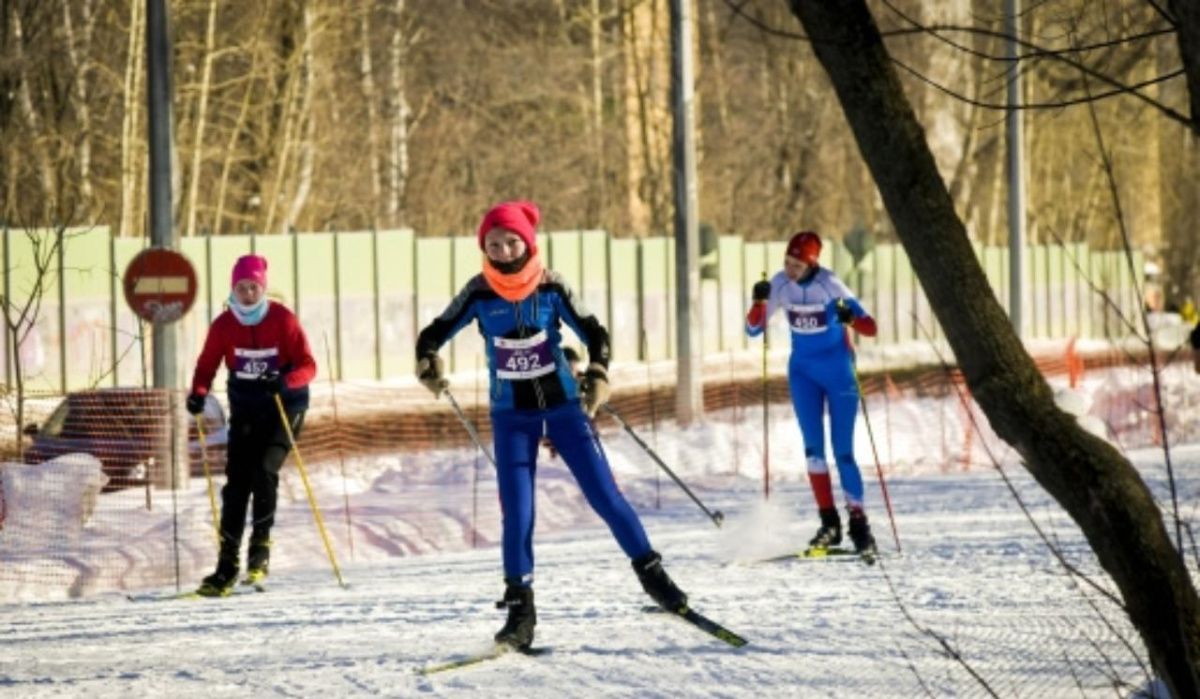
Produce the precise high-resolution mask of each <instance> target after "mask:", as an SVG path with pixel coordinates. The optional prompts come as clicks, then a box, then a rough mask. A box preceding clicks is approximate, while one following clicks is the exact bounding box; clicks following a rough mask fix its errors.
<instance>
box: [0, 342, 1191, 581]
mask: <svg viewBox="0 0 1200 699" xmlns="http://www.w3.org/2000/svg"><path fill="white" fill-rule="evenodd" d="M784 356H785V355H784ZM1080 362H1082V367H1081V366H1079V363H1080ZM785 364H786V362H784V361H781V360H780V358H779V357H776V356H773V357H772V361H771V363H770V369H771V371H772V373H771V374H770V375H769V376H768V377H767V380H766V381H765V382H764V381H763V377H762V375H761V363H760V361H758V358H757V357H754V356H752V353H744V354H742V355H730V356H729V357H728V358H727V359H720V358H717V359H715V360H714V359H711V358H710V359H709V360H708V361H707V363H706V365H705V370H704V380H705V385H704V407H705V414H706V415H705V419H704V421H703V422H702V424H699V425H693V426H690V427H680V426H678V425H675V424H674V414H675V399H674V387H673V374H672V372H673V365H668V364H664V365H662V366H657V365H650V366H647V365H623V366H617V367H614V369H613V372H612V377H613V385H614V389H615V394H614V396H613V399H612V401H611V405H612V407H613V408H615V410H616V411H617V412H618V413H619V414H620V415H621V416H622V418H623V419H624V420H625V421H626V422H627V423H628V424H629V425H630V426H631V427H632V428H633V429H634V430H635V431H636V432H637V433H638V434H639V436H640V437H641V438H642V439H643V440H644V441H645V442H646V443H647V444H649V445H650V446H651V448H652V449H654V450H655V452H656V453H657V454H658V455H659V456H660V458H662V459H663V461H664V462H665V463H667V464H669V465H670V467H671V468H672V470H673V471H675V472H676V473H677V474H678V475H679V476H680V477H681V478H682V479H683V480H684V481H685V482H687V484H688V486H689V487H690V488H691V489H692V490H693V491H694V492H695V493H696V494H697V495H698V496H699V497H700V498H701V499H702V500H703V501H705V502H706V503H709V504H710V506H711V507H713V508H714V509H717V508H720V507H721V504H722V499H724V498H727V497H729V496H730V495H731V494H732V493H745V492H756V493H757V492H761V490H762V488H763V481H762V478H763V473H764V467H769V469H770V474H771V480H772V482H778V483H792V484H802V483H803V482H804V480H805V472H804V451H803V443H802V441H801V439H800V434H799V429H798V427H797V424H796V419H795V416H794V414H793V412H792V408H791V403H790V397H789V394H788V387H787V380H786V377H785V376H783V375H782V374H781V373H779V372H781V371H782V370H783V368H784V367H783V365H785ZM1038 365H1039V368H1040V369H1041V370H1042V371H1043V373H1044V374H1045V375H1046V376H1047V378H1048V380H1049V381H1050V383H1051V384H1052V386H1055V387H1056V388H1059V389H1065V388H1067V387H1068V386H1069V384H1070V382H1071V381H1072V380H1074V381H1075V383H1082V384H1083V386H1084V387H1085V388H1087V391H1085V393H1086V394H1087V395H1089V396H1091V397H1092V399H1093V403H1092V405H1091V406H1088V407H1086V409H1085V410H1084V411H1083V412H1084V413H1086V416H1087V417H1088V418H1089V419H1092V420H1094V421H1097V422H1098V423H1099V424H1100V425H1102V428H1101V429H1103V430H1104V431H1105V434H1106V436H1107V437H1108V438H1109V439H1111V440H1113V441H1114V443H1116V444H1117V445H1118V446H1120V447H1122V448H1134V447H1144V446H1150V445H1154V444H1157V443H1161V440H1162V438H1163V431H1162V429H1161V428H1160V426H1159V420H1158V418H1157V417H1156V416H1155V415H1154V413H1153V412H1152V410H1153V407H1154V405H1153V403H1152V400H1151V399H1152V396H1153V390H1152V389H1153V386H1152V381H1151V380H1150V378H1149V371H1148V369H1147V368H1146V367H1145V366H1144V364H1141V363H1139V360H1136V359H1132V358H1130V357H1129V356H1127V355H1124V354H1122V353H1118V352H1108V353H1103V354H1091V355H1088V356H1085V357H1082V359H1080V358H1079V356H1078V355H1075V356H1068V355H1067V354H1066V353H1060V354H1056V355H1054V356H1047V357H1044V358H1041V359H1039V361H1038ZM1101 368H1103V371H1100V369H1101ZM451 378H452V383H451V390H453V391H454V395H455V398H456V399H457V401H458V402H459V404H460V405H462V407H463V408H464V410H465V412H466V415H467V417H468V419H470V420H471V421H472V422H473V424H474V425H475V427H477V428H478V431H479V434H480V436H481V438H482V441H483V443H484V444H485V445H486V446H487V448H488V449H489V450H490V449H491V432H490V421H489V420H488V416H487V408H486V401H487V396H486V382H485V381H484V380H483V379H482V377H480V376H476V375H474V374H471V375H466V376H454V377H451ZM860 379H861V383H862V387H863V391H864V394H865V405H866V416H865V417H866V418H867V419H869V421H870V423H871V430H870V434H868V431H867V430H866V429H864V428H863V422H862V420H861V419H860V423H859V428H858V430H857V432H856V444H855V452H856V454H857V456H858V459H859V462H860V464H861V465H862V466H863V468H864V478H865V479H866V480H867V481H868V482H873V481H874V476H873V475H870V474H873V473H874V471H875V468H874V467H875V464H874V463H873V461H874V459H875V456H874V455H875V454H878V458H879V466H880V469H881V470H882V472H883V473H884V475H885V476H903V475H908V474H927V473H937V472H947V471H953V470H964V469H972V468H979V467H983V466H985V465H990V464H991V460H992V457H993V455H994V456H995V457H996V458H999V459H1001V460H1007V461H1008V462H1009V463H1011V462H1012V454H1011V452H1010V449H1009V447H1007V445H1005V444H1003V443H1002V442H1000V441H999V440H998V439H997V438H996V436H995V435H994V434H993V433H992V432H991V431H990V429H989V428H988V426H987V420H986V418H985V417H984V416H983V415H982V413H981V412H980V411H979V408H978V406H976V405H975V403H974V401H972V400H971V398H970V396H969V393H968V392H967V391H966V387H965V384H964V382H963V381H962V378H961V376H960V375H959V374H958V372H957V371H955V370H949V371H948V370H944V369H940V368H928V367H926V368H921V369H910V370H905V371H903V372H900V371H878V372H871V373H866V372H864V374H863V375H862V376H861V377H860ZM1195 381H1196V375H1195V374H1194V373H1193V372H1192V367H1191V365H1190V363H1185V362H1183V361H1173V362H1171V363H1170V364H1169V365H1168V366H1166V367H1165V369H1164V371H1163V373H1162V386H1163V391H1164V400H1165V401H1166V405H1165V407H1166V429H1167V432H1168V434H1170V435H1171V439H1172V441H1173V442H1186V441H1196V440H1198V439H1200V434H1198V432H1200V425H1196V424H1188V422H1187V421H1186V420H1182V419H1180V418H1179V417H1177V416H1179V415H1186V414H1188V412H1189V410H1194V409H1195V408H1196V403H1197V401H1198V400H1200V398H1196V397H1195V396H1197V395H1198V392H1197V391H1196V390H1195V385H1194V382H1195ZM1089 382H1092V384H1091V385H1090V386H1089ZM764 396H765V398H766V400H765V401H764ZM172 398H173V399H174V400H172ZM182 398H183V396H182V395H181V394H177V395H174V396H172V395H170V394H168V393H167V392H163V391H154V390H145V389H103V390H99V391H93V392H82V393H77V394H71V395H69V396H66V397H62V396H41V397H34V398H32V399H30V400H28V401H26V406H25V414H24V415H23V416H22V418H21V421H22V423H23V424H25V425H33V426H36V429H33V428H31V429H29V430H28V432H29V434H23V433H22V430H18V429H17V423H16V421H15V416H14V415H13V414H12V412H11V411H9V412H8V413H4V414H0V449H2V450H3V455H4V462H3V465H2V466H0V599H16V598H47V597H65V596H73V595H82V594H89V593H94V592H101V591H107V590H117V589H125V590H128V589H136V588H142V587H148V586H169V585H176V584H177V585H180V586H182V587H185V588H190V587H192V586H194V585H195V584H196V583H197V582H198V581H199V579H200V578H201V577H203V575H204V574H206V573H207V572H209V570H210V569H211V567H212V566H213V564H214V562H215V557H216V543H215V542H216V539H215V535H214V531H213V510H212V507H211V505H210V500H209V485H208V484H209V479H208V478H206V476H205V471H206V469H205V466H207V467H208V468H207V470H208V472H209V475H210V476H211V480H212V487H213V489H214V491H215V494H216V497H217V502H218V506H219V502H220V488H221V486H222V485H223V483H224V469H225V452H224V444H225V441H226V439H227V431H226V429H225V417H226V416H225V412H224V411H223V409H222V407H221V405H220V404H219V403H210V405H209V406H208V407H207V408H206V411H205V413H204V420H205V427H206V428H205V430H204V431H205V437H206V440H207V443H206V444H203V445H202V444H201V442H200V440H199V435H198V432H197V430H196V429H195V422H194V420H193V419H192V418H191V417H190V416H187V415H186V414H185V413H183V412H182V410H181V407H180V405H181V403H182ZM764 403H765V409H764ZM764 413H765V417H766V420H765V421H764ZM173 415H174V416H176V418H175V419H174V420H173V419H172V416H173ZM172 425H174V426H175V427H174V428H173V427H172ZM185 425H186V429H184V426H185ZM597 428H598V429H599V431H600V433H601V436H602V439H603V442H604V445H605V450H606V452H607V453H608V455H609V458H610V461H611V462H612V464H613V469H614V472H615V474H616V476H617V478H618V481H619V482H620V484H621V487H622V491H623V492H624V493H625V494H626V496H627V497H628V498H629V499H630V501H631V502H632V503H633V504H634V506H635V508H637V509H638V510H639V511H646V510H650V509H653V508H656V507H664V508H694V505H693V504H692V503H691V502H690V500H689V499H688V496H687V495H686V494H685V493H683V492H682V491H681V490H680V489H679V488H677V487H676V486H675V485H674V484H672V483H670V482H669V480H668V479H667V478H666V477H665V475H664V474H663V473H661V472H660V470H659V469H658V467H657V466H656V465H655V464H654V463H653V462H652V461H651V460H650V459H649V458H647V456H646V454H645V453H644V451H643V450H642V448H641V447H639V446H637V445H636V444H635V443H634V441H633V440H631V439H630V438H629V437H628V436H627V435H625V434H623V433H622V430H621V429H620V427H619V426H618V425H617V424H616V423H615V422H614V421H613V420H611V419H609V418H607V417H601V418H599V419H598V420H597ZM764 430H765V431H767V432H768V433H769V434H768V435H767V436H768V437H769V439H766V440H764ZM18 436H19V438H20V439H19V440H18ZM872 437H873V443H872V441H871V438H872ZM173 441H174V442H175V443H177V444H178V446H177V447H176V448H175V449H172V448H171V446H172V442H173ZM298 441H299V445H298V446H299V449H300V451H301V454H302V456H303V462H304V464H305V466H306V467H307V472H308V476H309V479H310V481H311V483H312V487H313V491H314V495H315V497H316V500H317V502H318V503H319V505H320V516H321V517H323V520H324V523H325V526H326V528H327V530H328V532H329V534H330V537H331V542H332V546H333V550H334V552H335V554H334V555H335V556H336V557H337V559H338V562H339V564H341V565H342V566H343V568H345V567H346V566H347V565H349V566H350V567H351V569H352V567H353V565H355V564H362V563H366V562H369V561H371V560H375V559H379V558H385V557H395V556H408V555H415V554H420V553H424V552H429V551H446V550H456V549H467V548H471V547H480V546H493V545H495V544H496V543H497V542H498V541H499V529H500V513H499V505H498V499H497V494H496V484H495V478H494V475H493V470H492V467H491V464H490V463H489V462H488V460H487V458H486V457H484V456H483V455H481V454H480V453H479V451H478V450H477V449H476V448H475V447H474V444H473V443H472V442H471V440H470V437H469V435H468V432H467V430H465V429H464V428H463V425H462V424H461V423H460V422H459V420H458V418H457V416H456V415H455V414H454V413H453V412H452V411H451V410H450V409H449V406H448V404H447V403H446V402H445V401H436V400H433V399H432V398H431V397H430V396H429V394H428V393H426V392H425V391H424V389H423V388H421V387H420V386H418V385H416V384H415V382H407V383H404V384H400V385H386V384H356V383H339V384H336V385H331V384H330V383H328V382H320V381H318V382H317V383H315V384H314V385H313V386H312V406H311V408H310V410H309V413H308V415H307V417H306V421H305V426H304V429H303V431H302V433H301V435H300V437H299V440H298ZM764 442H768V443H769V445H770V446H769V450H768V451H767V453H765V454H764V452H763V444H764ZM18 446H19V447H21V448H20V449H18ZM173 454H174V455H176V456H173ZM176 464H178V465H176ZM173 486H174V487H173ZM872 487H874V486H872ZM772 492H776V491H775V490H774V489H772ZM872 497H874V496H872ZM796 506H797V507H798V508H800V509H802V510H803V511H805V512H807V511H809V510H810V509H811V508H812V504H811V502H810V501H808V500H807V499H802V500H801V501H800V502H798V503H796ZM696 515H697V526H711V524H708V523H706V522H705V521H704V517H703V516H702V515H701V513H699V511H698V510H697V511H696ZM315 516H316V514H315V513H314V512H312V511H311V510H310V507H309V503H308V499H307V497H306V493H305V489H304V485H303V483H302V479H301V478H300V476H299V473H298V472H297V464H296V461H295V459H289V461H288V463H287V464H286V465H285V467H284V470H283V472H282V473H281V483H280V492H279V506H278V512H277V515H276V527H275V530H274V532H273V539H274V546H273V549H272V570H273V572H274V573H275V574H278V573H279V572H280V571H281V570H287V569H288V568H314V567H321V566H329V565H330V564H329V561H328V560H327V558H328V557H327V554H326V551H325V548H324V546H323V544H322V541H321V538H320V536H319V534H318V530H317V527H316V526H315V525H314V518H315ZM598 521H599V520H598V519H597V518H596V517H595V515H594V514H592V513H591V511H590V509H589V508H588V507H587V505H586V503H585V502H584V500H583V497H582V495H581V493H580V492H579V489H578V487H577V486H576V484H575V482H574V480H573V478H572V477H571V476H570V474H569V472H568V471H567V469H566V468H565V467H564V466H563V464H562V463H561V460H560V459H558V458H556V457H555V456H554V454H553V452H552V451H551V450H549V449H547V450H546V451H544V453H543V454H542V455H541V458H540V460H539V471H538V531H539V532H550V531H555V530H560V531H561V530H565V529H569V528H571V527H576V526H580V525H582V524H589V525H594V524H597V523H598ZM330 579H331V584H332V579H333V578H332V572H331V576H330Z"/></svg>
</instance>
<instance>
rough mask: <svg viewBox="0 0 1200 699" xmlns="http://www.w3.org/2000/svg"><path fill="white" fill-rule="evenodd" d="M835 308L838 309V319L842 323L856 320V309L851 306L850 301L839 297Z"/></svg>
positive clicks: (847, 323)
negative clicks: (847, 301)
mask: <svg viewBox="0 0 1200 699" xmlns="http://www.w3.org/2000/svg"><path fill="white" fill-rule="evenodd" d="M834 308H835V309H836V310H837V319H838V322H839V323H841V324H842V325H850V324H851V323H853V322H854V311H853V310H852V309H851V308H850V305H849V304H848V303H846V302H845V301H843V300H842V299H838V302H837V305H836V306H834Z"/></svg>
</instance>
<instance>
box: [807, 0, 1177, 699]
mask: <svg viewBox="0 0 1200 699" xmlns="http://www.w3.org/2000/svg"><path fill="white" fill-rule="evenodd" d="M790 4H791V8H792V12H793V13H794V14H795V15H796V17H797V18H798V19H799V20H800V22H801V24H802V25H803V27H804V29H805V32H806V34H807V35H808V36H809V37H811V38H812V39H813V51H814V53H815V54H816V56H817V59H818V60H819V61H820V62H821V64H822V66H824V68H825V70H826V72H827V73H828V75H829V78H830V80H831V82H832V83H833V87H834V90H835V91H836V93H837V96H838V100H839V102H840V103H841V105H842V109H843V111H844V112H845V115H846V119H847V121H848V122H849V124H850V128H851V130H852V131H853V133H854V137H855V139H856V141H857V142H858V146H859V150H860V153H861V154H862V157H863V159H864V160H865V161H866V163H867V166H868V167H869V168H870V170H871V174H872V176H873V178H874V180H875V183H876V185H877V186H878V188H879V190H880V193H881V194H882V196H883V199H884V202H885V205H886V206H887V210H888V213H889V214H890V216H891V218H892V221H893V222H894V224H895V227H896V232H897V234H898V236H899V237H900V240H901V242H902V243H903V245H904V248H905V250H906V251H907V252H908V254H909V258H910V260H911V261H912V264H913V267H914V269H915V270H916V273H917V276H918V278H919V279H920V281H921V285H922V287H923V288H924V290H925V294H926V296H927V297H928V298H929V300H930V303H931V305H932V306H933V308H934V311H935V313H936V315H937V318H938V320H939V322H940V323H941V325H942V327H943V328H944V330H945V333H946V338H947V340H948V341H949V343H950V346H951V348H952V349H953V351H954V354H955V357H956V358H957V360H958V363H959V366H960V367H961V369H962V371H963V374H964V376H965V378H966V381H967V385H968V386H969V387H970V389H971V393H972V395H973V396H974V397H975V399H976V400H977V401H978V403H979V405H980V406H981V408H982V409H983V411H984V413H985V414H986V415H987V417H988V420H989V422H990V424H991V427H992V428H993V430H995V432H996V434H997V435H999V436H1000V437H1001V438H1002V439H1004V440H1005V441H1006V442H1008V443H1009V444H1011V445H1012V446H1013V447H1014V449H1016V451H1017V452H1018V453H1019V454H1020V455H1021V457H1022V458H1023V460H1024V464H1025V467H1026V468H1027V469H1028V470H1029V472H1030V473H1031V474H1032V475H1033V476H1034V478H1035V479H1036V480H1037V481H1038V483H1039V484H1041V486H1042V487H1043V488H1045V489H1046V490H1047V492H1049V493H1050V494H1051V495H1052V496H1053V497H1054V498H1055V499H1056V500H1057V501H1058V502H1059V503H1060V504H1061V505H1062V506H1063V507H1064V509H1065V510H1066V511H1067V512H1068V514H1069V515H1070V516H1071V517H1072V518H1073V519H1074V520H1075V521H1076V523H1078V524H1079V526H1080V528H1081V529H1082V530H1083V532H1084V535H1085V536H1086V537H1087V539H1088V542H1089V543H1090V545H1091V547H1092V549H1093V550H1094V551H1095V552H1096V555H1097V557H1098V559H1099V561H1100V563H1101V565H1102V566H1103V567H1104V569H1105V570H1106V571H1107V572H1108V574H1109V575H1110V576H1111V577H1112V579H1113V581H1114V582H1115V583H1116V585H1117V587H1118V589H1119V590H1120V593H1121V597H1122V599H1123V600H1124V604H1125V610H1126V612H1127V613H1128V615H1129V618H1130V620H1131V621H1132V623H1133V625H1134V627H1135V628H1137V629H1138V631H1139V633H1140V634H1141V637H1142V640H1143V642H1144V643H1145V645H1146V648H1147V650H1148V652H1149V655H1150V659H1151V662H1152V664H1153V665H1154V668H1155V670H1156V671H1157V672H1158V673H1159V674H1160V675H1161V676H1162V678H1163V680H1164V681H1165V682H1166V683H1167V685H1168V687H1169V688H1170V689H1171V691H1172V692H1173V693H1174V694H1175V695H1176V696H1179V697H1191V696H1198V695H1200V598H1198V597H1197V594H1196V590H1195V588H1194V587H1193V585H1192V583H1191V580H1190V578H1189V575H1188V571H1187V569H1186V567H1185V566H1184V565H1183V560H1182V557H1181V553H1180V552H1179V551H1177V550H1176V549H1175V547H1174V546H1173V545H1172V542H1171V540H1170V537H1169V536H1168V534H1167V531H1166V528H1165V526H1164V524H1163V520H1162V514H1161V512H1160V511H1159V508H1158V506H1157V505H1156V503H1155V501H1154V499H1153V497H1152V496H1151V494H1150V492H1149V490H1148V489H1147V487H1146V485H1145V483H1144V482H1143V481H1142V479H1141V478H1140V477H1139V475H1138V473H1137V471H1136V470H1135V469H1134V468H1133V466H1132V465H1131V464H1130V463H1129V461H1128V460H1127V459H1125V457H1124V456H1122V455H1121V454H1120V453H1119V452H1117V451H1116V450H1115V449H1114V448H1113V447H1112V446H1111V445H1109V444H1108V443H1107V442H1104V441H1103V440H1101V439H1099V438H1097V437H1095V436H1094V435H1092V434H1090V433H1088V432H1086V431H1085V430H1083V429H1082V428H1080V427H1079V425H1078V424H1077V423H1076V422H1075V421H1074V419H1072V418H1071V416H1069V415H1067V414H1065V413H1063V412H1062V411H1061V410H1059V409H1058V408H1057V407H1055V405H1054V401H1053V396H1052V395H1051V392H1050V389H1049V386H1048V385H1047V384H1046V382H1045V379H1044V378H1043V377H1042V376H1041V374H1040V373H1039V372H1038V370H1037V368H1036V366H1035V365H1034V363H1033V361H1032V359H1031V358H1030V357H1029V355H1028V354H1027V353H1026V352H1025V349H1024V347H1023V346H1022V344H1021V342H1020V339H1019V338H1018V337H1017V336H1016V334H1015V333H1014V332H1013V330H1012V327H1011V325H1010V324H1009V322H1008V318H1007V316H1006V315H1005V313H1004V310H1003V308H1001V306H1000V304H999V302H998V301H997V300H996V297H995V295H994V293H993V292H992V290H991V288H990V286H989V284H988V281H987V278H986V277H985V275H984V273H983V270H982V269H981V268H980V266H979V263H978V262H977V261H976V258H975V255H974V252H973V250H972V248H971V245H970V241H969V239H968V237H967V235H966V230H965V228H964V226H963V224H962V221H961V220H960V219H959V218H958V215H957V213H956V212H955V208H954V202H953V200H952V199H951V198H950V194H949V192H948V191H947V189H946V186H945V184H944V182H943V181H942V179H941V176H940V175H939V173H938V170H937V166H936V164H935V162H934V159H933V156H932V154H931V152H930V150H929V147H928V145H927V143H926V141H925V135H924V132H923V129H922V127H921V124H920V123H919V122H918V121H917V118H916V116H915V114H914V113H913V110H912V108H911V106H910V104H909V102H908V99H907V97H906V96H905V94H904V91H903V88H902V86H901V84H900V80H899V78H898V76H897V73H896V68H895V66H894V64H893V62H892V60H891V58H890V56H889V53H888V50H887V48H886V47H885V45H884V43H883V38H882V36H881V34H880V31H879V28H878V26H877V25H876V23H875V20H874V17H873V16H872V15H871V12H870V10H869V9H868V8H867V6H866V3H865V2H863V1H862V0H856V1H852V2H837V3H834V2H816V1H813V0H792V2H791V3H790ZM1164 622H1166V623H1164Z"/></svg>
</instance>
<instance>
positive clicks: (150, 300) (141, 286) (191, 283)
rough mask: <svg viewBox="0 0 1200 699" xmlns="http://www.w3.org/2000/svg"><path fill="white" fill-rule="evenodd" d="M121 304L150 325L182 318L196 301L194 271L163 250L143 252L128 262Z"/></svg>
mask: <svg viewBox="0 0 1200 699" xmlns="http://www.w3.org/2000/svg"><path fill="white" fill-rule="evenodd" d="M123 280H124V284H125V302H126V303H128V304H129V307H130V308H132V309H133V312H134V313H136V314H138V315H139V316H141V317H142V319H143V320H147V321H150V322H151V323H171V322H174V321H176V320H179V319H180V318H182V317H183V314H184V313H187V312H188V310H190V309H191V307H192V303H193V302H194V301H195V300H196V270H195V269H194V268H193V267H192V263H191V262H189V261H188V258H186V257H184V256H183V255H181V254H180V253H178V252H175V251H174V250H168V249H166V248H147V249H145V250H143V251H141V252H140V253H138V255H137V257H135V258H133V260H131V261H130V262H129V266H128V267H126V268H125V276H124V277H123Z"/></svg>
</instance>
